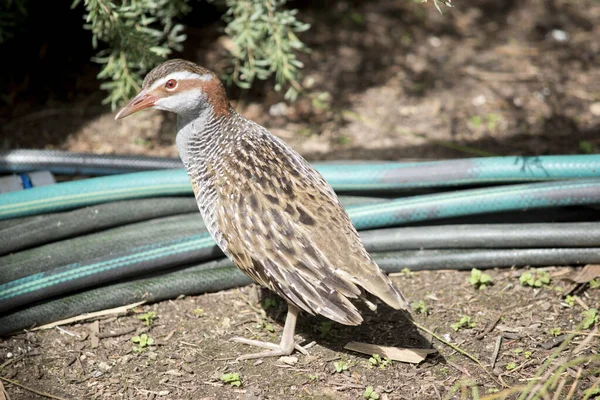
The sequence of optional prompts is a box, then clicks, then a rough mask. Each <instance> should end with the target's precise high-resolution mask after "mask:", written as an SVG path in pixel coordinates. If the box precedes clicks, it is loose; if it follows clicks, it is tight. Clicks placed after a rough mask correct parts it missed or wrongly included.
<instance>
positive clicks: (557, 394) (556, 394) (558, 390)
mask: <svg viewBox="0 0 600 400" xmlns="http://www.w3.org/2000/svg"><path fill="white" fill-rule="evenodd" d="M565 383H567V380H566V379H564V378H563V379H561V380H560V383H559V384H558V387H557V388H556V391H555V392H554V397H552V400H558V399H560V394H561V393H562V391H563V388H564V387H565Z"/></svg>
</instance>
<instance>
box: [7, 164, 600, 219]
mask: <svg viewBox="0 0 600 400" xmlns="http://www.w3.org/2000/svg"><path fill="white" fill-rule="evenodd" d="M316 167H317V169H318V170H319V171H320V172H321V173H322V174H323V176H324V177H325V179H326V180H327V181H328V182H329V183H330V184H331V185H332V186H333V188H334V189H335V190H336V191H338V192H343V191H353V192H357V191H363V192H364V191H369V192H372V191H374V190H398V189H410V188H430V187H456V186H461V185H481V184H484V183H495V184H499V183H511V182H512V183H514V182H524V181H549V180H559V179H581V178H595V177H600V155H582V156H545V157H492V158H472V159H463V160H450V161H433V162H421V163H364V164H356V163H353V164H319V165H316ZM191 194H192V190H191V185H190V183H189V180H188V178H187V175H186V173H185V171H184V170H182V169H174V170H162V171H147V172H139V173H133V174H123V175H116V176H105V177H99V178H92V179H86V180H79V181H71V182H64V183H60V184H56V185H51V186H44V187H38V188H33V189H29V190H23V191H19V192H12V193H6V194H2V195H0V219H7V218H16V217H20V216H27V215H35V214H41V213H47V212H54V211H61V210H68V209H73V208H79V207H84V206H89V205H93V204H98V203H104V202H109V201H116V200H126V199H135V198H141V197H155V196H176V195H191Z"/></svg>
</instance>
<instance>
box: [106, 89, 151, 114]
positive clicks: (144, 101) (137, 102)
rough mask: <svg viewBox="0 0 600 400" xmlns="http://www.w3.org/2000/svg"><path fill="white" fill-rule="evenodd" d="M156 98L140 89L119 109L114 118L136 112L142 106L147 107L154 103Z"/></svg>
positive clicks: (141, 108) (142, 107)
mask: <svg viewBox="0 0 600 400" xmlns="http://www.w3.org/2000/svg"><path fill="white" fill-rule="evenodd" d="M156 100H158V97H156V96H153V95H151V94H149V93H147V92H146V91H145V90H142V91H141V92H139V93H138V95H137V96H135V97H134V98H133V99H131V101H130V102H129V103H127V105H126V106H125V107H123V108H122V109H121V111H119V113H118V114H117V116H116V117H115V119H121V118H125V117H126V116H128V115H131V114H133V113H136V112H138V111H140V110H143V109H144V108H149V107H152V106H153V105H154V103H155V102H156Z"/></svg>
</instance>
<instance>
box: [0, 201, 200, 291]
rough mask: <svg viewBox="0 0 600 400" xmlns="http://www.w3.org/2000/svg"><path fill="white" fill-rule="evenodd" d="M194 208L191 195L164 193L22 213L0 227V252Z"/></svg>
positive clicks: (9, 251) (25, 247) (0, 253)
mask: <svg viewBox="0 0 600 400" xmlns="http://www.w3.org/2000/svg"><path fill="white" fill-rule="evenodd" d="M197 210H198V206H197V205H196V201H195V200H194V198H192V197H172V198H171V197H166V198H150V199H142V200H125V201H116V202H113V203H105V204H98V205H95V206H90V207H84V208H80V209H77V210H75V211H69V212H63V213H56V214H49V215H39V216H34V217H25V218H23V219H24V220H22V221H19V223H18V224H10V225H9V226H7V227H5V228H4V229H2V228H1V227H0V256H1V255H4V254H8V253H11V252H15V251H18V250H22V249H27V248H30V247H33V246H40V245H43V244H46V243H49V242H55V241H58V240H61V239H67V238H71V237H75V236H80V235H83V234H86V233H91V232H96V231H100V230H103V229H108V228H112V227H115V226H121V225H126V224H130V223H133V222H139V221H146V220H150V219H154V218H159V217H166V216H170V215H177V214H186V213H194V212H197ZM9 221H12V220H9ZM0 282H1V280H0Z"/></svg>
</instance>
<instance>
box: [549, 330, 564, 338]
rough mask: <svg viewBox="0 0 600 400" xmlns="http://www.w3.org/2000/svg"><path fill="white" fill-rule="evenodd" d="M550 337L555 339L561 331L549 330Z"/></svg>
mask: <svg viewBox="0 0 600 400" xmlns="http://www.w3.org/2000/svg"><path fill="white" fill-rule="evenodd" d="M548 333H550V335H552V336H554V337H556V336H560V334H561V333H562V330H561V329H560V328H552V329H550V332H548Z"/></svg>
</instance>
